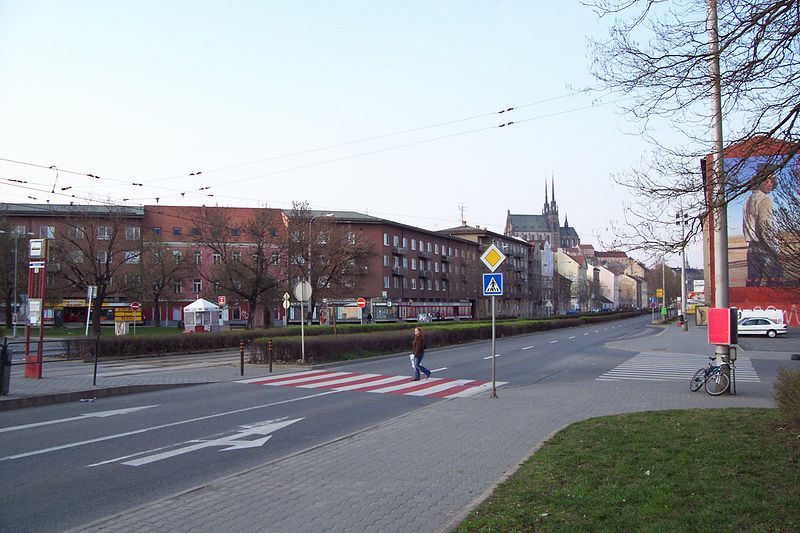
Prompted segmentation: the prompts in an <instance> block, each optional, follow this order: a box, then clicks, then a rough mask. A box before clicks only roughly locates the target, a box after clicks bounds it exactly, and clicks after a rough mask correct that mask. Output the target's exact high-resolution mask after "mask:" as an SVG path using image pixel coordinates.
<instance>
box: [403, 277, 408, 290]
mask: <svg viewBox="0 0 800 533" xmlns="http://www.w3.org/2000/svg"><path fill="white" fill-rule="evenodd" d="M403 288H404V289H407V288H408V278H403Z"/></svg>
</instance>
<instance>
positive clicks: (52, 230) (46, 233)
mask: <svg viewBox="0 0 800 533" xmlns="http://www.w3.org/2000/svg"><path fill="white" fill-rule="evenodd" d="M39 237H40V238H42V239H55V238H56V227H55V226H40V227H39Z"/></svg>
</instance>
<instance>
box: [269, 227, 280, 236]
mask: <svg viewBox="0 0 800 533" xmlns="http://www.w3.org/2000/svg"><path fill="white" fill-rule="evenodd" d="M269 236H270V237H277V236H278V230H276V229H275V228H269Z"/></svg>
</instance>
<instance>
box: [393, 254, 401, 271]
mask: <svg viewBox="0 0 800 533" xmlns="http://www.w3.org/2000/svg"><path fill="white" fill-rule="evenodd" d="M399 266H400V258H399V257H397V256H394V267H395V268H398V267H399Z"/></svg>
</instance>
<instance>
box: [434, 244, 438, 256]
mask: <svg viewBox="0 0 800 533" xmlns="http://www.w3.org/2000/svg"><path fill="white" fill-rule="evenodd" d="M433 253H435V254H438V253H439V243H438V242H437V243H436V244H435V245H434V250H433Z"/></svg>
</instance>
